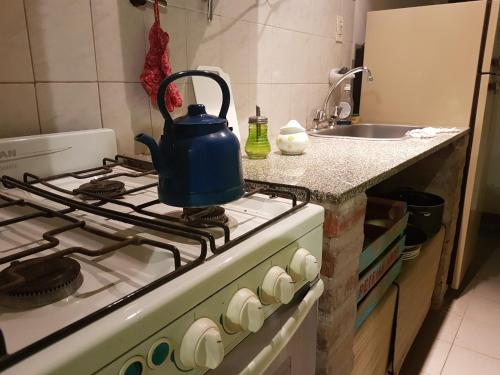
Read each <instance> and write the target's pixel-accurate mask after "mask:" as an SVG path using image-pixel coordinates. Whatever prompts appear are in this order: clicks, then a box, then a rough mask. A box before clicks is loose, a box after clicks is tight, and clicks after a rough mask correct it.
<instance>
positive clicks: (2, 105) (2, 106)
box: [0, 83, 40, 138]
mask: <svg viewBox="0 0 500 375" xmlns="http://www.w3.org/2000/svg"><path fill="white" fill-rule="evenodd" d="M39 133H40V126H39V123H38V114H37V108H36V97H35V85H34V84H32V83H5V84H0V138H5V137H17V136H22V135H32V134H39Z"/></svg>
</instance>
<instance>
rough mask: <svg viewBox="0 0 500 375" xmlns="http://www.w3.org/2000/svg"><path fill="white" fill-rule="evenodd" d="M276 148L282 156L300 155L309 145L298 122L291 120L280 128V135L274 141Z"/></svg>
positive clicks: (304, 130)
mask: <svg viewBox="0 0 500 375" xmlns="http://www.w3.org/2000/svg"><path fill="white" fill-rule="evenodd" d="M276 143H277V144H278V148H279V149H280V150H281V153H282V154H284V155H300V154H302V153H303V152H304V150H305V149H306V147H307V145H309V137H308V135H307V133H306V129H304V128H303V127H302V126H301V125H300V124H299V122H298V121H295V120H291V121H289V122H288V124H286V125H285V126H283V127H282V128H280V134H279V135H278V138H277V139H276Z"/></svg>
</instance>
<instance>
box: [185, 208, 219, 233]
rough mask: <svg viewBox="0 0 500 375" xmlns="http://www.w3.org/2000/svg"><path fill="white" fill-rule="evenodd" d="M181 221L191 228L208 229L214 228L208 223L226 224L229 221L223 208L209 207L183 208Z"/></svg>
mask: <svg viewBox="0 0 500 375" xmlns="http://www.w3.org/2000/svg"><path fill="white" fill-rule="evenodd" d="M181 220H182V221H183V222H184V223H185V224H187V225H190V226H193V227H199V228H209V227H212V226H214V225H213V224H211V223H210V222H217V223H220V224H226V223H227V222H228V220H229V219H228V217H227V215H226V214H225V210H224V208H223V207H220V206H210V207H203V208H183V209H182V216H181Z"/></svg>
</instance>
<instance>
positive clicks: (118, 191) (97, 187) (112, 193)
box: [75, 180, 125, 200]
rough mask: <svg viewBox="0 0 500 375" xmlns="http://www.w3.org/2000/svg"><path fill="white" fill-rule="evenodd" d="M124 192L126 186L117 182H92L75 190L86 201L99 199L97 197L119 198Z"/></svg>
mask: <svg viewBox="0 0 500 375" xmlns="http://www.w3.org/2000/svg"><path fill="white" fill-rule="evenodd" d="M124 192H125V184H124V183H123V182H121V181H116V180H92V181H90V182H87V183H86V184H83V185H82V186H80V187H79V188H78V189H76V190H75V193H78V194H80V196H81V197H82V198H83V199H86V200H92V199H95V200H97V199H99V198H97V197H96V196H99V197H104V198H117V197H119V196H121V195H122V194H123V193H124ZM86 193H89V194H86Z"/></svg>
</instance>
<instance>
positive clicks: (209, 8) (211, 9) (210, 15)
mask: <svg viewBox="0 0 500 375" xmlns="http://www.w3.org/2000/svg"><path fill="white" fill-rule="evenodd" d="M206 1H207V20H208V22H212V20H213V19H214V2H213V0H206Z"/></svg>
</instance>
